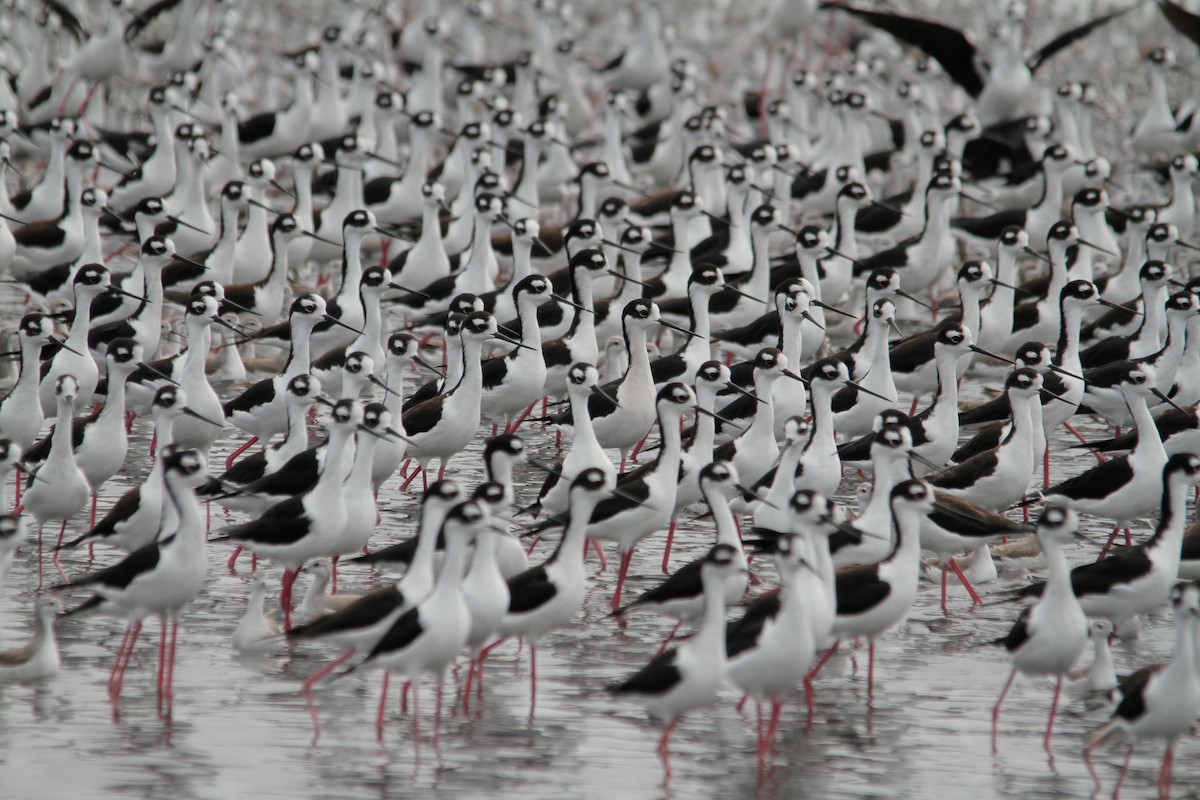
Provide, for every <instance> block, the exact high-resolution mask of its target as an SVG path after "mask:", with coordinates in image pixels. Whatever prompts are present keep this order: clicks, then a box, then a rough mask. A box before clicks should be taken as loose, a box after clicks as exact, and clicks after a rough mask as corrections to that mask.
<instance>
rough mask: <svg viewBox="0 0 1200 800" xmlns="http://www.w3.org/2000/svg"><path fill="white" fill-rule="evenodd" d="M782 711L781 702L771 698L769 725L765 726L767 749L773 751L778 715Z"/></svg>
mask: <svg viewBox="0 0 1200 800" xmlns="http://www.w3.org/2000/svg"><path fill="white" fill-rule="evenodd" d="M781 711H783V702H782V701H781V700H779V699H778V698H775V697H773V698H771V724H770V725H768V726H767V748H768V749H769V750H774V749H775V737H776V736H777V735H778V734H779V714H780V712H781Z"/></svg>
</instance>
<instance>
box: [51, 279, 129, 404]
mask: <svg viewBox="0 0 1200 800" xmlns="http://www.w3.org/2000/svg"><path fill="white" fill-rule="evenodd" d="M72 291H73V293H74V296H75V316H74V318H73V319H72V321H71V330H70V332H69V333H68V334H67V337H66V340H65V341H64V343H63V344H62V345H61V346H59V347H57V348H55V347H54V346H53V345H49V347H50V350H49V351H48V352H49V354H47V351H46V350H43V351H42V365H41V369H40V372H41V379H42V380H41V385H40V386H39V388H38V397H39V398H40V399H41V403H42V413H43V414H44V415H46V416H49V415H51V414H53V413H54V409H55V387H56V382H57V380H58V379H59V378H60V377H62V376H63V375H70V376H71V377H72V378H74V379H75V380H76V382H77V383H78V385H79V396H78V397H76V399H75V402H76V407H75V410H76V411H80V410H82V409H83V408H84V407H85V406H86V405H87V404H88V402H89V401H90V400H91V397H92V393H93V392H94V391H95V389H96V383H97V382H98V381H99V379H100V371H99V369H98V368H97V367H96V362H95V360H93V358H92V356H91V354H90V353H89V352H88V325H89V323H90V321H91V302H92V300H93V299H94V298H96V297H97V296H99V295H101V294H103V293H104V292H108V291H116V292H120V291H121V290H120V289H114V288H113V287H112V286H111V283H110V278H109V273H108V270H106V269H105V268H104V267H102V266H101V265H99V264H88V265H87V266H84V267H82V268H81V269H80V270H79V272H77V273H76V274H75V282H74V283H73V284H72Z"/></svg>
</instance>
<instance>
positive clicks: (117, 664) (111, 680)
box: [108, 625, 133, 698]
mask: <svg viewBox="0 0 1200 800" xmlns="http://www.w3.org/2000/svg"><path fill="white" fill-rule="evenodd" d="M132 633H133V626H132V625H126V626H125V632H124V633H123V634H121V646H120V647H118V648H117V655H116V658H114V659H113V667H112V671H111V672H109V673H108V696H109V698H111V697H112V696H113V687H115V686H116V685H117V676H118V674H119V672H120V670H121V659H123V658H124V657H125V648H126V647H128V646H129V637H130V635H131V634H132Z"/></svg>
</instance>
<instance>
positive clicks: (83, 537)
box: [54, 528, 100, 553]
mask: <svg viewBox="0 0 1200 800" xmlns="http://www.w3.org/2000/svg"><path fill="white" fill-rule="evenodd" d="M95 531H96V529H95V528H92V529H91V530H88V531H84V532H83V533H81V534H79V535H78V536H76V537H75V538H74V539H71V540H70V541H66V542H63V543H62V544H56V545H55V546H54V552H56V553H57V552H58V551H59V550H69V549H70V548H72V547H78V546H79V545H81V544H83V543H84V542H86V541H87V540H88V539H92V538H95V537H96V536H99V535H100V534H98V533H96V532H95Z"/></svg>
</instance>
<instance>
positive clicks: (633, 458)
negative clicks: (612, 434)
mask: <svg viewBox="0 0 1200 800" xmlns="http://www.w3.org/2000/svg"><path fill="white" fill-rule="evenodd" d="M649 438H650V431H646V435H645V436H643V437H642V440H641V441H640V442H638V443H637V447H635V448H633V452H632V453H630V454H629V460H630V461H637V457H638V453H640V452H642V448H643V447H644V446H645V445H646V440H647V439H649Z"/></svg>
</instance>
